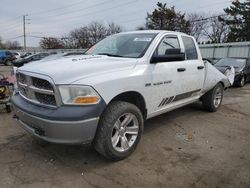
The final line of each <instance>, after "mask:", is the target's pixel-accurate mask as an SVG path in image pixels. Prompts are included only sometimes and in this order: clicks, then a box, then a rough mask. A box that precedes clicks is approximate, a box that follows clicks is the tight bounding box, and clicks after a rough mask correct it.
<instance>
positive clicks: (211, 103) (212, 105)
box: [201, 83, 224, 112]
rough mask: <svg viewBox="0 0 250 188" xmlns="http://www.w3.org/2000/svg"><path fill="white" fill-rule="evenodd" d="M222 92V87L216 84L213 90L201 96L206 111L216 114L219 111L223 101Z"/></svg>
mask: <svg viewBox="0 0 250 188" xmlns="http://www.w3.org/2000/svg"><path fill="white" fill-rule="evenodd" d="M223 90H224V88H223V85H222V84H221V83H218V84H217V85H216V86H215V87H214V88H213V89H211V90H210V91H208V92H207V93H206V94H205V95H204V96H202V98H201V101H202V104H203V106H204V108H205V109H206V110H208V111H209V112H216V111H217V110H218V109H219V107H220V105H221V103H222V99H223Z"/></svg>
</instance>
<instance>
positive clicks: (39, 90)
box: [16, 73, 58, 107]
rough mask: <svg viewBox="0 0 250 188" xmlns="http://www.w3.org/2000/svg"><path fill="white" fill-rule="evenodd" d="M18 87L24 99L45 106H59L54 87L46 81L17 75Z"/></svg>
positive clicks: (30, 76) (31, 76) (21, 74)
mask: <svg viewBox="0 0 250 188" xmlns="http://www.w3.org/2000/svg"><path fill="white" fill-rule="evenodd" d="M16 77H17V85H18V90H19V93H20V95H21V96H22V97H24V98H26V99H28V100H30V101H31V102H34V103H37V104H40V105H45V106H53V107H56V106H58V101H57V98H56V92H55V89H54V85H52V84H51V82H49V81H48V80H46V79H43V78H39V77H35V76H33V75H26V74H23V73H17V76H16Z"/></svg>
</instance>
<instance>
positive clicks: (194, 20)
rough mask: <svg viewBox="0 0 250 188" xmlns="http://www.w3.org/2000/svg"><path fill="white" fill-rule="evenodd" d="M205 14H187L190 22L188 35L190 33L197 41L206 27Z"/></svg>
mask: <svg viewBox="0 0 250 188" xmlns="http://www.w3.org/2000/svg"><path fill="white" fill-rule="evenodd" d="M204 18H205V16H203V15H200V14H197V13H193V14H189V15H188V20H189V22H190V35H192V36H193V37H194V38H195V39H196V40H197V41H200V40H201V38H202V36H203V35H204V30H205V29H206V28H207V20H204Z"/></svg>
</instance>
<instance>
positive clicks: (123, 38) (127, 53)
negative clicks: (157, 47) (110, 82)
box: [86, 33, 157, 58]
mask: <svg viewBox="0 0 250 188" xmlns="http://www.w3.org/2000/svg"><path fill="white" fill-rule="evenodd" d="M156 35H157V34H156V33H136V34H135V33H133V34H132V33H128V34H117V35H112V36H110V37H107V38H105V39H103V40H102V41H100V42H99V43H97V44H96V45H94V46H93V47H91V48H90V49H89V50H88V51H87V52H86V54H89V55H107V56H112V57H127V58H139V57H142V56H143V55H144V53H145V52H146V51H147V49H148V47H149V45H150V43H151V42H152V41H153V39H154V38H155V36H156Z"/></svg>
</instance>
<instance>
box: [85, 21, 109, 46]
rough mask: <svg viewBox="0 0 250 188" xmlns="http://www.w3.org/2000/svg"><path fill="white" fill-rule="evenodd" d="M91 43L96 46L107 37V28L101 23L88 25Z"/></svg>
mask: <svg viewBox="0 0 250 188" xmlns="http://www.w3.org/2000/svg"><path fill="white" fill-rule="evenodd" d="M88 33H89V38H90V42H91V43H92V44H95V43H97V42H99V41H100V40H102V39H103V38H105V37H106V36H107V28H106V27H105V26H104V25H103V24H102V23H100V22H92V23H90V24H89V25H88Z"/></svg>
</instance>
